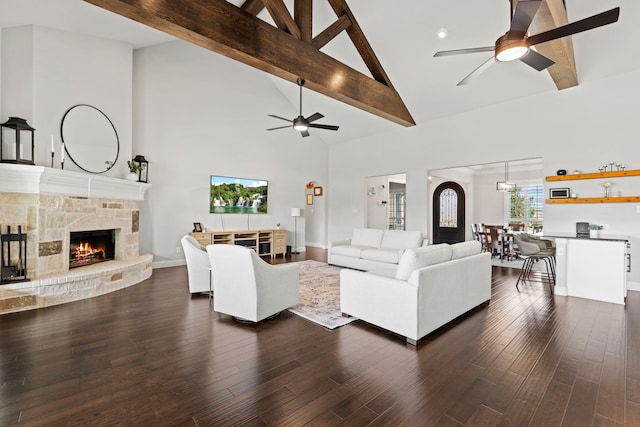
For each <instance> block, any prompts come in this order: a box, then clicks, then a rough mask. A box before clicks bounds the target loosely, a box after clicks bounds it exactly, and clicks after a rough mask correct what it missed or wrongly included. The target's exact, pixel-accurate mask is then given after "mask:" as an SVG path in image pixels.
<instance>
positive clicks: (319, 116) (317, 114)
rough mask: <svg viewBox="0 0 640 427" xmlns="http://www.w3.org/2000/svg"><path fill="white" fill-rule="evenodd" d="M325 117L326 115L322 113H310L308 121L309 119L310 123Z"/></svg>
mask: <svg viewBox="0 0 640 427" xmlns="http://www.w3.org/2000/svg"><path fill="white" fill-rule="evenodd" d="M323 117H324V116H323V115H322V114H320V113H315V114H312V115H310V116H309V117H307V121H308V122H309V123H311V122H315V121H316V120H318V119H321V118H323Z"/></svg>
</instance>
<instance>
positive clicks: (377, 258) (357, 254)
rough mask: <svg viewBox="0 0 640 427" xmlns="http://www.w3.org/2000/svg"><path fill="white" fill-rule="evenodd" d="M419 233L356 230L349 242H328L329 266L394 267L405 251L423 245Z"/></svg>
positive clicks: (423, 242)
mask: <svg viewBox="0 0 640 427" xmlns="http://www.w3.org/2000/svg"><path fill="white" fill-rule="evenodd" d="M426 243H427V240H426V239H423V238H422V233H421V232H420V231H402V230H382V229H376V228H356V229H354V230H353V235H352V237H351V240H341V241H337V242H330V243H329V250H328V251H327V256H328V262H329V264H333V265H339V266H342V267H350V268H357V269H358V270H373V269H376V268H384V267H390V266H397V265H398V262H399V261H400V257H401V256H402V254H403V253H404V251H405V250H407V249H412V248H419V247H420V246H422V245H425V246H426Z"/></svg>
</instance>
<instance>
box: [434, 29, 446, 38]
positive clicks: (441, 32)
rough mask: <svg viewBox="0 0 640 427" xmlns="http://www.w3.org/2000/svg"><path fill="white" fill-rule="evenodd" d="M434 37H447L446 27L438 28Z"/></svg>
mask: <svg viewBox="0 0 640 427" xmlns="http://www.w3.org/2000/svg"><path fill="white" fill-rule="evenodd" d="M436 37H438V38H439V39H440V40H442V39H444V38H445V37H447V29H446V28H440V29H438V30H437V31H436Z"/></svg>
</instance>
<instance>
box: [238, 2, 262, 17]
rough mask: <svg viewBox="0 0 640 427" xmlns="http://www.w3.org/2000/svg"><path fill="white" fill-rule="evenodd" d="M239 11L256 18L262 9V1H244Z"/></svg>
mask: <svg viewBox="0 0 640 427" xmlns="http://www.w3.org/2000/svg"><path fill="white" fill-rule="evenodd" d="M240 9H242V10H244V11H245V12H247V13H250V14H252V15H253V16H257V15H258V14H259V13H260V12H262V9H264V3H262V0H246V1H245V2H244V3H242V4H241V5H240Z"/></svg>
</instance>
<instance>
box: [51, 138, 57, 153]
mask: <svg viewBox="0 0 640 427" xmlns="http://www.w3.org/2000/svg"><path fill="white" fill-rule="evenodd" d="M55 151H56V150H55V148H54V147H53V135H51V152H52V153H55Z"/></svg>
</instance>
